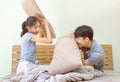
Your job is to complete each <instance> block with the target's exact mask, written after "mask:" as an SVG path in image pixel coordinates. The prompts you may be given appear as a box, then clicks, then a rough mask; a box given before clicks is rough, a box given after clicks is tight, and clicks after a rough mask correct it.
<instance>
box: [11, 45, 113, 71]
mask: <svg viewBox="0 0 120 82" xmlns="http://www.w3.org/2000/svg"><path fill="white" fill-rule="evenodd" d="M101 46H102V47H103V49H104V52H105V67H104V69H105V70H113V63H112V62H113V61H112V45H101ZM54 47H55V46H54V45H37V51H36V59H37V60H39V61H40V62H41V63H42V64H49V63H50V62H51V60H52V57H53V52H54ZM20 51H21V46H20V45H13V46H12V69H11V72H12V73H15V72H16V68H17V65H18V62H19V60H20V54H21V52H20ZM80 53H81V51H80ZM82 57H83V56H82Z"/></svg>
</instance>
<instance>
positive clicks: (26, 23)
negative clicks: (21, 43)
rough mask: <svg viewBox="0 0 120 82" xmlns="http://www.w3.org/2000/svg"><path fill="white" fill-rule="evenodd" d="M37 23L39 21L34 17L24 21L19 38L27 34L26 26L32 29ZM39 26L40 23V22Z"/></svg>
mask: <svg viewBox="0 0 120 82" xmlns="http://www.w3.org/2000/svg"><path fill="white" fill-rule="evenodd" d="M37 21H39V19H38V18H37V17H35V16H29V17H28V18H27V19H26V21H24V22H23V23H22V32H21V37H22V36H23V35H24V34H25V33H26V32H28V29H27V26H29V27H32V26H33V25H35V24H36V22H37ZM39 22H40V21H39ZM40 24H41V22H40Z"/></svg>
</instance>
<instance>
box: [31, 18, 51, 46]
mask: <svg viewBox="0 0 120 82" xmlns="http://www.w3.org/2000/svg"><path fill="white" fill-rule="evenodd" d="M43 22H44V25H45V30H46V33H47V36H46V37H43V38H42V37H41V35H39V36H36V35H34V36H33V37H32V38H31V41H35V42H40V43H48V44H50V43H52V35H51V32H50V29H49V27H48V24H49V23H48V21H47V20H44V21H43Z"/></svg>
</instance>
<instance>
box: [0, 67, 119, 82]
mask: <svg viewBox="0 0 120 82" xmlns="http://www.w3.org/2000/svg"><path fill="white" fill-rule="evenodd" d="M47 66H48V65H40V66H38V67H36V68H35V69H33V70H32V71H31V72H30V73H29V74H27V75H21V76H15V74H12V75H10V76H6V77H4V78H1V80H0V82H71V81H72V82H83V80H84V82H120V78H119V77H120V72H113V71H105V74H104V76H101V77H95V70H94V69H93V68H92V67H90V66H83V67H82V68H78V69H76V70H74V71H72V72H69V73H65V74H57V75H55V76H52V75H49V74H48V73H47V72H44V71H45V68H46V67H47Z"/></svg>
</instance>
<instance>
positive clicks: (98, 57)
mask: <svg viewBox="0 0 120 82" xmlns="http://www.w3.org/2000/svg"><path fill="white" fill-rule="evenodd" d="M103 59H104V52H102V51H95V52H93V53H91V56H90V57H89V58H88V59H87V60H88V61H89V62H90V63H91V64H94V65H97V64H99V62H100V61H102V60H103Z"/></svg>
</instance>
